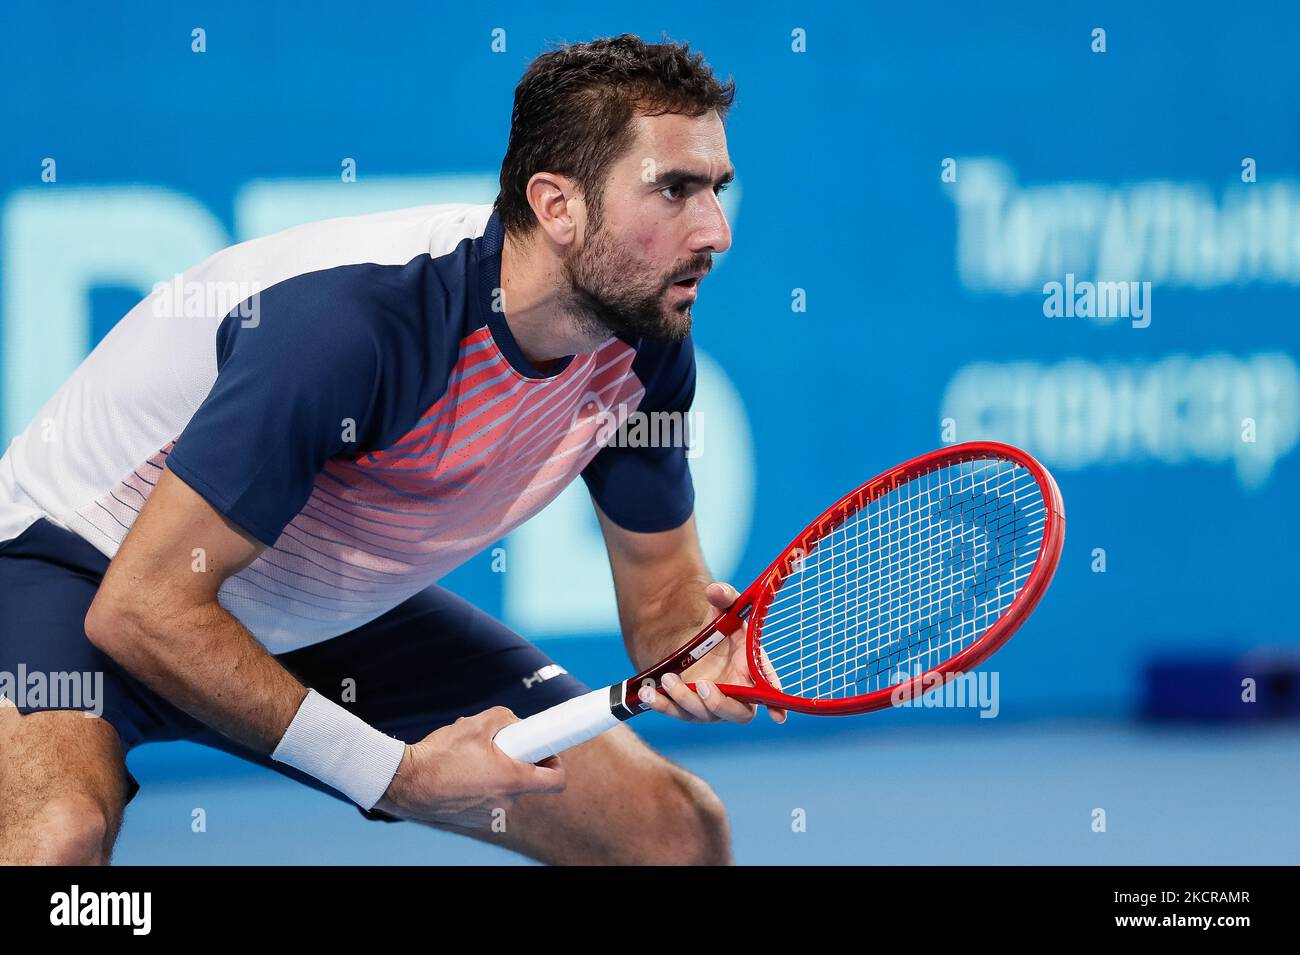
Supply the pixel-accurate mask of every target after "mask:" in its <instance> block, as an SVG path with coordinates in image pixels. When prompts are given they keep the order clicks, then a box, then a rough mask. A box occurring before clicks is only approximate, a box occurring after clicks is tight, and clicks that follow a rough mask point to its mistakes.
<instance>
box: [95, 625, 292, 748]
mask: <svg viewBox="0 0 1300 955" xmlns="http://www.w3.org/2000/svg"><path fill="white" fill-rule="evenodd" d="M97 629H98V632H97V634H96V637H95V643H96V644H97V645H98V646H99V647H100V648H101V649H103V650H104V651H105V652H106V653H108V654H109V656H111V657H112V658H113V659H114V660H116V661H117V662H118V663H119V664H121V665H122V666H123V667H124V668H125V669H126V670H128V671H129V672H130V673H131V674H132V675H133V676H134V677H136V678H137V679H138V680H140V681H141V682H142V683H144V684H145V685H146V686H148V687H149V688H150V689H152V690H153V691H154V692H156V693H158V694H159V695H160V696H162V697H164V698H165V699H166V700H168V701H169V702H170V703H172V704H173V705H175V706H176V707H177V708H179V709H181V710H183V711H185V712H186V713H188V714H189V715H190V716H192V717H194V718H195V719H196V720H198V721H200V722H201V723H203V724H205V725H207V726H210V727H212V728H213V729H215V730H217V731H218V732H220V733H222V734H223V735H225V736H228V737H230V738H231V739H233V740H235V741H236V742H239V743H242V744H244V745H245V746H248V747H249V748H251V749H253V750H255V751H256V752H259V753H264V754H265V753H270V752H271V751H272V750H274V749H275V747H276V744H277V743H278V742H279V741H280V739H281V737H283V736H284V732H285V729H286V728H287V727H288V726H289V724H290V722H292V720H293V718H294V715H295V714H296V713H297V712H298V708H299V706H300V705H301V704H302V701H303V698H304V697H305V696H306V695H307V690H306V688H305V687H304V686H303V685H302V684H301V683H300V682H299V681H298V680H297V679H296V678H295V677H294V676H293V675H292V674H291V673H289V671H288V670H286V669H285V668H284V667H283V666H282V665H281V664H280V663H279V661H277V660H276V659H275V658H274V657H273V656H271V654H270V653H268V652H267V650H266V648H265V647H263V646H262V645H261V644H260V643H258V642H257V640H255V639H254V638H253V636H252V634H250V633H249V632H248V630H247V629H245V628H244V626H243V625H242V624H240V623H239V621H238V620H236V619H235V618H234V617H233V616H232V615H231V614H230V613H228V612H227V611H226V610H225V609H224V608H222V607H221V606H220V604H218V603H216V602H211V603H204V604H200V605H198V606H195V607H192V608H187V609H186V610H184V611H182V612H179V613H176V614H174V615H172V614H168V615H166V616H160V617H159V618H158V619H152V620H150V619H138V618H134V617H133V616H132V615H128V614H118V615H115V616H113V617H111V618H109V619H108V620H107V621H101V622H100V623H99V624H97Z"/></svg>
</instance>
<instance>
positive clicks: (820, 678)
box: [495, 441, 1065, 763]
mask: <svg viewBox="0 0 1300 955" xmlns="http://www.w3.org/2000/svg"><path fill="white" fill-rule="evenodd" d="M1064 541H1065V505H1064V503H1063V502H1062V500H1061V492H1060V490H1059V489H1058V488H1057V486H1056V482H1055V481H1054V480H1053V479H1052V476H1051V475H1050V474H1049V473H1048V472H1047V470H1046V469H1045V468H1043V466H1042V465H1040V464H1039V463H1038V462H1037V461H1035V460H1034V459H1033V458H1032V457H1030V456H1029V455H1028V454H1026V453H1025V452H1024V451H1021V450H1020V449H1018V448H1013V447H1011V446H1010V445H1006V444H997V443H994V442H991V441H976V442H970V443H967V444H958V445H953V446H951V447H948V448H943V449H940V450H938V451H932V452H931V453H929V454H924V455H922V456H920V457H918V458H913V459H912V460H911V461H908V462H907V463H905V464H900V465H899V466H898V467H896V468H893V469H892V470H889V471H886V472H885V473H884V474H881V475H880V476H879V477H876V478H874V479H872V480H870V481H868V482H867V483H866V484H863V485H862V486H861V487H858V488H856V489H855V490H853V491H851V492H850V493H848V494H847V495H845V496H844V497H843V498H841V499H840V500H838V501H836V502H835V503H834V504H833V505H832V506H831V507H830V508H829V509H827V510H826V511H825V512H824V513H823V514H822V515H821V516H820V517H818V518H817V519H816V520H815V521H813V522H812V523H811V524H809V525H808V526H807V527H806V528H805V529H804V530H803V532H802V533H800V534H799V536H798V537H796V538H795V539H794V540H793V541H791V542H790V545H789V546H788V547H786V549H785V550H784V551H782V552H781V554H780V556H778V557H777V558H776V560H774V561H772V563H771V565H769V566H768V568H767V570H765V571H764V572H763V573H762V575H760V576H759V578H758V579H757V580H755V581H754V582H753V583H752V584H750V585H749V586H748V587H747V588H746V589H745V591H744V592H743V593H741V594H740V596H739V597H737V598H736V601H735V602H734V603H733V604H732V605H731V606H730V607H729V608H727V609H726V610H725V611H723V612H722V613H720V614H719V615H718V617H717V619H715V620H714V621H713V622H712V623H710V624H709V625H708V626H706V627H705V628H704V629H703V630H701V631H700V632H699V633H697V634H696V635H695V636H694V637H692V638H691V639H690V640H689V641H688V642H687V643H686V644H684V645H683V646H682V647H681V648H680V649H679V650H677V651H676V652H675V653H673V654H671V655H670V656H668V657H665V658H664V659H663V661H661V662H660V663H657V664H655V665H654V666H652V667H650V668H649V669H647V670H643V671H642V672H640V673H638V674H637V675H636V676H634V677H632V678H631V679H628V680H624V681H623V682H622V683H616V684H614V685H613V686H610V687H606V688H605V689H603V690H596V691H594V692H592V693H587V694H584V695H583V696H579V697H575V698H574V699H572V700H568V701H567V702H564V703H561V704H560V705H558V706H554V707H552V708H550V709H548V710H545V711H543V712H541V713H538V714H536V715H535V716H530V717H528V718H527V719H524V720H520V721H519V722H517V723H512V724H510V725H509V726H507V727H505V728H504V729H502V730H501V732H500V733H498V734H497V736H496V738H495V741H496V744H497V746H499V747H500V748H501V749H502V750H503V751H505V752H506V753H507V754H509V755H510V756H513V757H514V758H516V759H520V760H524V761H526V762H532V763H535V762H538V761H539V760H542V759H545V758H546V757H547V756H551V755H553V754H555V753H559V752H561V751H563V750H565V749H568V748H569V747H571V746H576V745H577V744H579V743H582V742H585V741H586V740H589V739H591V738H592V737H593V736H596V735H598V734H600V733H603V732H605V731H606V730H608V729H610V728H611V727H614V726H617V725H618V724H619V723H621V722H624V721H625V720H629V719H631V718H632V717H633V716H636V715H637V714H638V713H641V712H643V711H645V710H646V709H649V707H648V706H645V705H644V704H642V703H641V701H640V700H639V699H638V698H637V693H638V692H639V691H640V689H641V687H642V686H644V685H647V684H649V685H653V686H655V687H658V686H659V680H660V679H661V678H662V677H663V675H664V674H665V673H675V674H680V673H681V672H682V671H683V670H684V669H686V668H687V667H689V666H690V665H691V664H693V663H695V662H696V661H697V660H699V659H700V658H701V657H703V656H704V655H705V654H706V653H708V652H709V651H710V650H712V649H713V648H714V647H715V646H717V645H718V644H719V643H721V642H722V641H723V640H724V639H726V635H727V634H730V633H733V632H734V631H736V630H737V629H739V628H740V626H741V624H742V623H743V622H748V630H747V636H746V640H747V645H748V651H749V652H748V660H749V671H750V677H751V679H753V681H754V685H753V686H729V685H720V686H719V687H718V690H719V691H721V692H722V693H725V694H726V695H727V696H730V697H732V698H734V699H737V700H743V701H744V702H747V703H758V704H763V705H767V706H774V707H780V708H782V709H786V710H793V711H795V712H799V713H813V714H818V715H827V716H838V715H847V714H852V713H867V712H870V711H872V710H879V709H883V708H885V707H887V706H889V705H890V704H891V702H897V701H899V700H910V699H911V698H912V697H913V695H915V696H917V697H919V696H920V695H922V693H924V692H925V691H928V690H931V689H933V688H934V687H935V686H939V685H942V684H943V683H946V682H947V681H948V680H950V679H952V678H953V677H954V676H957V675H959V674H961V673H964V672H966V671H968V670H970V669H972V668H973V667H975V666H978V665H979V664H980V663H981V662H983V661H984V660H986V659H987V658H988V657H989V656H991V655H992V654H993V653H994V652H995V651H996V650H997V649H998V648H999V647H1001V646H1002V645H1003V644H1004V643H1006V642H1007V640H1009V639H1010V638H1011V635H1012V634H1013V633H1015V632H1016V630H1017V628H1019V626H1020V625H1021V624H1022V623H1024V621H1025V618H1026V617H1028V616H1029V614H1030V612H1031V611H1032V610H1033V609H1034V607H1035V606H1036V605H1037V604H1038V601H1039V599H1040V598H1041V597H1042V596H1043V592H1044V591H1045V590H1046V589H1047V585H1048V584H1049V583H1050V582H1051V579H1052V574H1053V573H1054V572H1055V571H1056V565H1057V562H1058V561H1059V560H1060V557H1061V546H1062V544H1063V543H1064ZM692 688H693V687H692Z"/></svg>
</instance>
